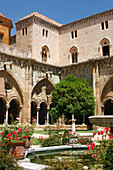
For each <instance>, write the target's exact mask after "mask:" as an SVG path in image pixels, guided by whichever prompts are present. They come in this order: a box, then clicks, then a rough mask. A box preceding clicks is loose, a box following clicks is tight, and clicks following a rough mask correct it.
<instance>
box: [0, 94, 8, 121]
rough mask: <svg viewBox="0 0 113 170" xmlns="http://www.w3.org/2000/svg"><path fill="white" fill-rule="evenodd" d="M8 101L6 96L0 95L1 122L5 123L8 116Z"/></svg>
mask: <svg viewBox="0 0 113 170" xmlns="http://www.w3.org/2000/svg"><path fill="white" fill-rule="evenodd" d="M6 102H7V101H6V100H5V98H4V97H3V96H0V124H3V123H4V120H5V118H6V114H5V113H6Z"/></svg>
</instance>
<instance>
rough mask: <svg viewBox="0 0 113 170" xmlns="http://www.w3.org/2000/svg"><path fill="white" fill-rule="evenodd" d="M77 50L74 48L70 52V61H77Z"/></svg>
mask: <svg viewBox="0 0 113 170" xmlns="http://www.w3.org/2000/svg"><path fill="white" fill-rule="evenodd" d="M77 62H78V61H77V51H75V50H74V52H73V53H72V63H77Z"/></svg>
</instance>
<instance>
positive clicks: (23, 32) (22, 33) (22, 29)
mask: <svg viewBox="0 0 113 170" xmlns="http://www.w3.org/2000/svg"><path fill="white" fill-rule="evenodd" d="M22 34H23V36H24V28H23V29H22Z"/></svg>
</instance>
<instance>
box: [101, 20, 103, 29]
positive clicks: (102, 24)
mask: <svg viewBox="0 0 113 170" xmlns="http://www.w3.org/2000/svg"><path fill="white" fill-rule="evenodd" d="M101 27H102V30H104V22H102V23H101Z"/></svg>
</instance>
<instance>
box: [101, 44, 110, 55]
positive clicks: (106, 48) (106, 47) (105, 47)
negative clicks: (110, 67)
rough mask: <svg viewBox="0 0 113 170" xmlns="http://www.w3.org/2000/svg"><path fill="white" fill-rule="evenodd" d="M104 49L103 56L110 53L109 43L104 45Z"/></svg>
mask: <svg viewBox="0 0 113 170" xmlns="http://www.w3.org/2000/svg"><path fill="white" fill-rule="evenodd" d="M102 49H103V56H106V55H108V56H109V55H110V54H109V45H106V46H103V47H102Z"/></svg>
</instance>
